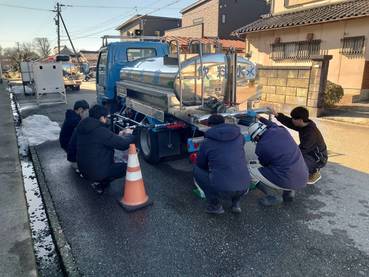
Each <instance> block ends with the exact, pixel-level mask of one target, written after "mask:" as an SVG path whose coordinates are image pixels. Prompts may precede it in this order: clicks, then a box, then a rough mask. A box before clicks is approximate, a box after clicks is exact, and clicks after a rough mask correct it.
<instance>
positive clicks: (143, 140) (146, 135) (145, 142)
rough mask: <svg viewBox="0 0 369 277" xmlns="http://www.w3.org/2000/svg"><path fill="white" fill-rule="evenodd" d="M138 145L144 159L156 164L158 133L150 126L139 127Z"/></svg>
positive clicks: (158, 159) (157, 160)
mask: <svg viewBox="0 0 369 277" xmlns="http://www.w3.org/2000/svg"><path fill="white" fill-rule="evenodd" d="M138 145H139V148H140V150H141V153H142V155H143V157H144V158H145V160H146V161H148V162H149V163H151V164H156V163H158V162H159V161H160V157H159V141H158V134H157V133H155V132H154V131H153V130H152V129H150V128H140V131H139V136H138Z"/></svg>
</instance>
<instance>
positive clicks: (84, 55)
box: [78, 50, 99, 66]
mask: <svg viewBox="0 0 369 277" xmlns="http://www.w3.org/2000/svg"><path fill="white" fill-rule="evenodd" d="M78 54H79V55H80V57H81V61H82V62H85V63H88V64H89V65H90V66H96V65H97V59H98V57H99V51H89V50H81V51H79V53H78Z"/></svg>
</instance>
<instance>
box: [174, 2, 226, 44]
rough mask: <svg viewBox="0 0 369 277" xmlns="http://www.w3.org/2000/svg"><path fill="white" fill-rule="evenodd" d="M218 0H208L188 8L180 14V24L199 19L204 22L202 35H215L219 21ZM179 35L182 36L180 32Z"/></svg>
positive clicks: (183, 24) (188, 24)
mask: <svg viewBox="0 0 369 277" xmlns="http://www.w3.org/2000/svg"><path fill="white" fill-rule="evenodd" d="M218 7H219V0H210V1H208V2H206V3H205V4H203V5H201V6H199V7H197V8H194V9H192V10H189V11H188V12H186V13H184V14H183V16H182V26H183V27H186V26H191V25H194V20H198V19H201V18H202V20H203V23H204V36H206V37H217V36H218V22H219V9H218ZM181 36H183V35H182V34H181Z"/></svg>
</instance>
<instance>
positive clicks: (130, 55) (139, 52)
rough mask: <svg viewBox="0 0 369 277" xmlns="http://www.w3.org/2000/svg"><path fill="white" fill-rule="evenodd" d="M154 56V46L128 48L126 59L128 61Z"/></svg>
mask: <svg viewBox="0 0 369 277" xmlns="http://www.w3.org/2000/svg"><path fill="white" fill-rule="evenodd" d="M150 57H156V50H155V49H154V48H128V49H127V60H128V61H129V62H132V61H135V60H138V59H142V58H150Z"/></svg>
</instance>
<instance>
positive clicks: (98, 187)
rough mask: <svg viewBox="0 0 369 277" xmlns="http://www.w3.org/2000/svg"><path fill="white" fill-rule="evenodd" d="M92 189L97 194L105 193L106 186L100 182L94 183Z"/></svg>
mask: <svg viewBox="0 0 369 277" xmlns="http://www.w3.org/2000/svg"><path fill="white" fill-rule="evenodd" d="M91 187H92V189H93V190H94V191H95V192H96V193H97V194H103V193H104V186H103V185H102V184H101V183H98V182H95V183H92V184H91Z"/></svg>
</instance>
